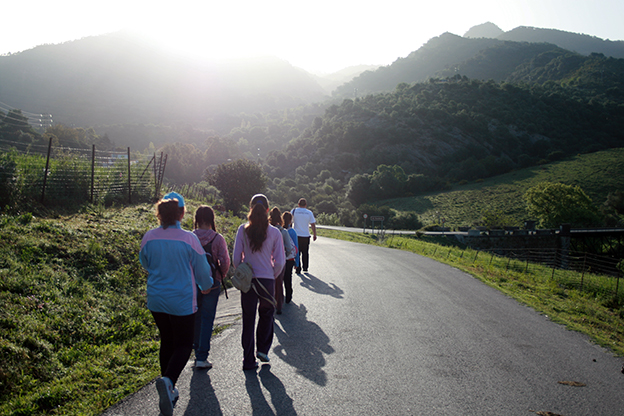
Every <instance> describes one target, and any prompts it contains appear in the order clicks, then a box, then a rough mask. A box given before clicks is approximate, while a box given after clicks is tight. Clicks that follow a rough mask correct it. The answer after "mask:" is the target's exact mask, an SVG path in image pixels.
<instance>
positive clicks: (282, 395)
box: [259, 365, 297, 415]
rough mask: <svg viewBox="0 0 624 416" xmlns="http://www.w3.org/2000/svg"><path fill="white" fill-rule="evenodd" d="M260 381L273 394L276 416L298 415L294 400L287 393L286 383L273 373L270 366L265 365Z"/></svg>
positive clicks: (261, 371) (272, 400)
mask: <svg viewBox="0 0 624 416" xmlns="http://www.w3.org/2000/svg"><path fill="white" fill-rule="evenodd" d="M259 375H260V381H261V382H262V385H263V386H264V388H265V389H267V390H268V391H269V393H271V402H272V403H273V407H275V414H276V415H296V414H297V412H296V411H295V408H294V407H293V400H292V399H291V398H290V396H289V395H288V393H286V388H285V387H284V383H282V381H281V380H280V379H279V378H277V376H276V375H275V374H273V373H271V366H270V365H263V366H262V369H261V370H260V372H259Z"/></svg>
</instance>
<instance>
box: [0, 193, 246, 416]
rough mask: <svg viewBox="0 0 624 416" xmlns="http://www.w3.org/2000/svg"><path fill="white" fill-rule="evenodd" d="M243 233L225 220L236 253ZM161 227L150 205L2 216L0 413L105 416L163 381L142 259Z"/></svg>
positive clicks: (187, 224) (222, 226) (220, 223)
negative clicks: (153, 231)
mask: <svg viewBox="0 0 624 416" xmlns="http://www.w3.org/2000/svg"><path fill="white" fill-rule="evenodd" d="M196 208H197V204H196V203H194V202H193V201H189V212H191V213H192V212H194V211H195V209H196ZM238 224H240V219H238V218H232V219H225V218H223V217H218V218H217V229H218V230H219V232H221V233H222V234H224V235H225V237H226V240H227V241H228V242H230V244H231V243H232V242H233V240H234V232H235V230H236V227H237V226H238ZM156 225H157V221H156V217H155V215H154V208H153V206H152V205H150V204H143V205H137V206H131V207H127V208H108V209H106V208H104V207H103V206H89V207H86V208H84V209H83V210H82V211H81V212H80V213H77V214H68V215H58V214H56V215H55V214H50V213H48V216H46V218H41V217H39V216H37V215H33V214H31V213H23V214H17V215H2V216H0V304H1V305H2V308H0V414H2V415H15V416H17V415H23V416H26V415H44V414H45V415H49V414H63V415H98V414H100V413H101V412H102V411H103V410H104V409H106V408H107V407H109V406H111V405H112V404H114V403H116V402H118V401H119V400H121V399H123V398H124V397H126V396H127V395H128V394H131V393H133V392H135V391H137V390H138V389H139V388H141V387H143V386H144V385H145V384H147V383H148V382H149V381H150V380H152V379H154V378H155V377H156V376H157V375H158V373H159V369H158V342H157V329H156V327H155V325H154V322H153V318H152V316H151V314H150V312H149V311H148V310H147V308H146V299H145V281H146V275H145V272H144V270H143V268H142V267H141V265H140V263H139V260H138V252H139V246H140V242H141V238H142V236H143V234H144V233H145V232H146V231H147V230H148V229H150V228H152V227H154V226H156ZM183 226H184V228H186V229H192V216H191V215H187V216H186V217H185V219H184V223H183ZM230 250H231V247H230Z"/></svg>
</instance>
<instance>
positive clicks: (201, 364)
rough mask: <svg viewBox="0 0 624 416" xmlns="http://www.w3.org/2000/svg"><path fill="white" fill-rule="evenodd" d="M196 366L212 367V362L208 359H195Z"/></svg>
mask: <svg viewBox="0 0 624 416" xmlns="http://www.w3.org/2000/svg"><path fill="white" fill-rule="evenodd" d="M195 368H212V363H211V362H210V361H208V360H206V361H200V360H195Z"/></svg>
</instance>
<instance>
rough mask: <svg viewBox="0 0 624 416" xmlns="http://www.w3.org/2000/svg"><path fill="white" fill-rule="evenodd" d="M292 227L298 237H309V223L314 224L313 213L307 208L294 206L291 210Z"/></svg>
mask: <svg viewBox="0 0 624 416" xmlns="http://www.w3.org/2000/svg"><path fill="white" fill-rule="evenodd" d="M291 213H292V216H293V228H294V229H295V231H296V232H297V236H298V237H310V228H309V227H310V224H315V223H316V220H315V219H314V214H312V211H310V210H309V209H307V208H301V207H296V208H293V210H292V211H291Z"/></svg>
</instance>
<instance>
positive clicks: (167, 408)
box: [156, 377, 179, 416]
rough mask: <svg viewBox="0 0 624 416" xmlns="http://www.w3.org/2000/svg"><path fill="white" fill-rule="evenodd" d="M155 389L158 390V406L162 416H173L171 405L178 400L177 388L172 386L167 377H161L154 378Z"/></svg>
mask: <svg viewBox="0 0 624 416" xmlns="http://www.w3.org/2000/svg"><path fill="white" fill-rule="evenodd" d="M156 390H157V391H158V397H159V401H158V406H159V407H160V413H162V414H163V416H173V406H175V403H176V402H177V401H178V396H179V394H177V391H178V390H177V389H174V388H173V383H171V380H169V377H161V378H159V379H158V380H156Z"/></svg>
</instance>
